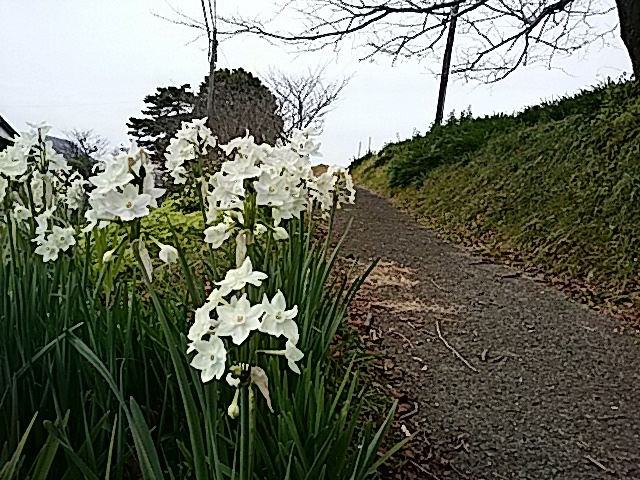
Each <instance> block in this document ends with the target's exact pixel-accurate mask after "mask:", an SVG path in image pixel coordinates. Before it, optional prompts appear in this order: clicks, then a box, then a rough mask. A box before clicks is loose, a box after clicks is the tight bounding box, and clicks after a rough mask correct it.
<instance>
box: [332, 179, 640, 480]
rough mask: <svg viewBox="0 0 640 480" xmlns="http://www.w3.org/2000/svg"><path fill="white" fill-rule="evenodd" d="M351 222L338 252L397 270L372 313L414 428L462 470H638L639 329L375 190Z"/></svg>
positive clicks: (468, 474)
mask: <svg viewBox="0 0 640 480" xmlns="http://www.w3.org/2000/svg"><path fill="white" fill-rule="evenodd" d="M350 218H352V221H353V223H352V226H351V230H350V234H349V237H348V240H347V242H346V244H345V246H344V250H343V254H352V255H354V256H355V257H358V258H359V259H361V260H365V261H366V260H368V259H373V258H377V257H379V258H381V259H382V261H383V262H385V263H384V264H383V265H386V266H387V268H388V269H389V271H392V270H394V269H395V272H396V275H399V276H400V277H402V278H401V281H399V282H390V283H389V284H385V282H384V281H382V282H380V283H379V284H378V286H377V287H376V288H374V289H373V290H372V292H373V294H374V296H375V297H376V298H375V299H374V301H373V303H372V307H371V314H370V322H371V324H372V325H373V326H375V329H377V331H378V332H379V333H378V334H376V335H379V337H380V338H381V339H382V340H381V343H380V345H381V347H382V349H383V350H384V351H385V352H386V353H387V355H389V357H390V358H391V359H392V361H393V362H395V364H396V365H399V366H400V368H401V369H402V371H403V372H405V374H404V375H403V380H401V381H402V382H404V385H403V388H404V389H405V390H406V391H409V392H411V394H412V396H413V399H414V400H415V404H416V412H415V414H413V415H411V416H409V415H407V417H408V418H407V423H406V426H407V430H408V431H410V432H411V433H414V432H415V431H416V430H417V431H422V432H426V434H427V435H428V437H429V438H430V439H432V441H434V442H435V443H436V444H442V445H444V444H447V445H449V446H455V448H449V449H448V450H447V451H446V452H445V453H443V455H444V456H446V457H447V459H449V460H450V461H451V463H452V465H453V466H454V467H455V470H456V471H457V472H458V473H457V475H458V476H459V477H460V478H473V479H536V480H538V479H542V480H544V479H580V480H586V479H594V478H597V479H600V478H624V479H640V335H638V334H637V332H634V331H629V329H627V330H624V329H623V328H621V327H622V325H621V324H620V322H619V321H618V320H616V319H613V318H609V317H607V316H604V315H601V314H598V313H596V312H594V311H591V310H589V309H588V308H587V307H585V306H583V305H580V304H577V303H574V302H572V301H570V300H568V299H567V298H566V297H565V296H564V295H563V294H562V293H561V292H559V291H557V290H556V289H554V288H552V287H549V286H546V285H544V284H542V283H540V282H536V281H534V280H532V279H529V278H524V277H523V276H521V275H520V274H518V272H517V271H515V270H512V269H510V268H507V267H504V266H500V265H495V264H491V263H485V261H483V259H482V258H480V257H478V256H474V255H472V254H471V253H469V252H468V251H467V250H465V249H463V248H462V247H459V246H456V245H453V244H451V243H449V242H446V241H444V240H441V239H439V238H438V237H437V236H436V235H435V234H434V233H433V232H432V231H430V230H427V229H424V228H422V227H420V226H419V225H418V224H417V223H416V222H415V221H414V220H413V219H411V218H410V217H409V216H407V215H406V214H404V213H402V212H400V211H398V210H396V209H394V208H393V207H392V206H391V205H390V204H389V203H388V202H387V201H386V200H384V199H382V198H380V197H378V196H376V195H374V194H372V193H369V192H367V191H363V190H359V191H358V197H357V202H356V205H355V206H353V207H349V208H346V209H345V210H343V211H341V213H340V215H339V218H338V222H337V229H338V231H340V230H343V229H344V227H345V225H346V223H347V222H348V221H349V219H350ZM398 272H399V273H398ZM389 275H391V274H389ZM402 279H403V280H402ZM424 478H433V477H431V476H428V475H426V474H425V476H424Z"/></svg>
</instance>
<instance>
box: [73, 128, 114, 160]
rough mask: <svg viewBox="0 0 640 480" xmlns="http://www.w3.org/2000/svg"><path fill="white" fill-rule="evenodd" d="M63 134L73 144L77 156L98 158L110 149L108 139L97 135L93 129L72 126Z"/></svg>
mask: <svg viewBox="0 0 640 480" xmlns="http://www.w3.org/2000/svg"><path fill="white" fill-rule="evenodd" d="M64 134H65V136H66V137H67V138H68V139H69V140H70V141H71V142H73V144H74V147H75V149H76V155H77V156H84V157H93V158H100V157H103V156H105V155H106V154H107V153H108V152H109V151H110V148H111V146H110V144H109V140H107V139H106V138H105V137H103V136H102V135H98V134H97V133H95V132H94V131H93V130H78V129H76V128H74V129H73V130H69V131H66V132H64Z"/></svg>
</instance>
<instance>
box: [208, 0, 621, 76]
mask: <svg viewBox="0 0 640 480" xmlns="http://www.w3.org/2000/svg"><path fill="white" fill-rule="evenodd" d="M612 1H613V0H288V1H286V2H285V3H284V4H283V5H282V6H281V8H280V10H279V12H278V14H277V15H276V17H275V18H274V19H271V20H269V21H266V22H263V21H262V20H261V18H263V16H261V17H260V18H258V17H256V18H248V17H244V16H241V15H235V16H227V17H223V18H221V21H222V23H221V32H220V34H221V35H225V36H233V35H239V34H252V35H257V36H259V37H261V38H263V39H265V40H268V41H271V42H285V43H288V44H291V45H294V46H295V47H297V48H298V49H299V50H301V51H317V50H321V49H325V48H330V49H332V50H334V51H339V50H340V48H341V47H342V45H343V44H344V41H345V40H347V39H349V40H350V42H349V45H352V44H353V45H355V47H356V48H358V49H359V51H361V52H362V54H361V57H360V58H361V59H363V60H365V59H366V60H369V59H372V58H374V57H377V56H379V55H382V56H389V57H391V59H392V62H395V61H397V60H399V59H402V58H412V59H417V60H418V61H420V60H433V59H434V56H435V55H434V53H435V52H436V51H438V50H439V49H440V48H443V47H444V43H445V36H446V35H444V33H445V32H446V31H447V26H448V24H449V22H450V21H451V19H450V17H449V12H450V10H451V8H452V7H454V6H459V13H458V15H457V19H458V27H459V31H458V33H457V36H459V37H460V39H459V40H460V41H458V39H457V40H456V43H457V44H458V47H457V48H456V50H455V54H454V58H453V61H452V71H453V72H454V73H457V74H458V75H460V76H462V77H464V78H466V79H477V80H481V81H487V82H494V81H498V80H500V79H502V78H504V77H506V76H508V75H509V74H510V73H512V72H513V71H515V70H516V69H517V68H518V67H520V66H523V65H529V64H531V63H534V62H549V61H551V60H552V59H553V57H554V56H555V55H556V54H558V53H564V54H570V53H572V52H575V51H576V50H579V49H581V48H584V47H586V46H588V45H589V44H591V43H593V42H595V41H597V40H600V39H604V38H608V37H609V36H611V35H612V32H611V29H610V28H608V27H602V26H599V24H598V22H592V20H594V19H595V18H597V17H601V16H603V15H606V14H608V13H610V12H611V9H612V8H613V5H612ZM626 1H630V0H626ZM295 15H297V16H299V17H301V18H302V21H301V26H300V28H299V29H295V30H290V31H283V30H281V29H278V28H276V27H275V26H274V25H275V23H274V22H275V21H277V19H278V18H279V17H287V19H288V23H289V24H291V21H290V19H291V18H292V17H294V16H295ZM438 60H439V59H438Z"/></svg>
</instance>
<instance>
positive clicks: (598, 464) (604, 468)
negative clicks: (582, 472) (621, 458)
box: [584, 455, 616, 473]
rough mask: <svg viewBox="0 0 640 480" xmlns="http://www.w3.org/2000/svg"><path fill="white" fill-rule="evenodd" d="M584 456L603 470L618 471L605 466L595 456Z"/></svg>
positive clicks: (608, 471)
mask: <svg viewBox="0 0 640 480" xmlns="http://www.w3.org/2000/svg"><path fill="white" fill-rule="evenodd" d="M584 458H586V459H587V460H589V461H590V462H591V463H593V464H594V465H595V466H596V467H598V468H599V469H601V470H604V471H605V472H607V473H616V472H615V470H611V469H610V468H607V467H605V466H604V465H603V464H602V463H600V462H599V461H598V460H596V459H595V458H593V457H591V456H589V455H585V456H584Z"/></svg>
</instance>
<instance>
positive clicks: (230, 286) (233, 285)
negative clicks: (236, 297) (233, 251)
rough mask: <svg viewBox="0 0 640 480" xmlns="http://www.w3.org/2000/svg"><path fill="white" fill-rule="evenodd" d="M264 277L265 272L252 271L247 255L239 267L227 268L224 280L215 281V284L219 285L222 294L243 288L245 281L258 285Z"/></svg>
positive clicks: (265, 276)
mask: <svg viewBox="0 0 640 480" xmlns="http://www.w3.org/2000/svg"><path fill="white" fill-rule="evenodd" d="M265 278H267V275H266V274H265V273H262V272H254V271H253V265H251V258H249V257H247V258H245V259H244V262H243V263H242V265H241V266H240V267H239V268H235V269H232V270H228V271H227V274H226V275H225V277H224V280H222V281H221V282H216V285H219V286H220V290H221V292H222V293H221V294H222V295H223V296H224V295H227V294H229V293H231V291H233V290H241V289H243V288H244V287H245V286H246V285H247V283H249V284H251V285H254V286H256V287H259V286H260V285H261V284H262V280H264V279H265Z"/></svg>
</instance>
